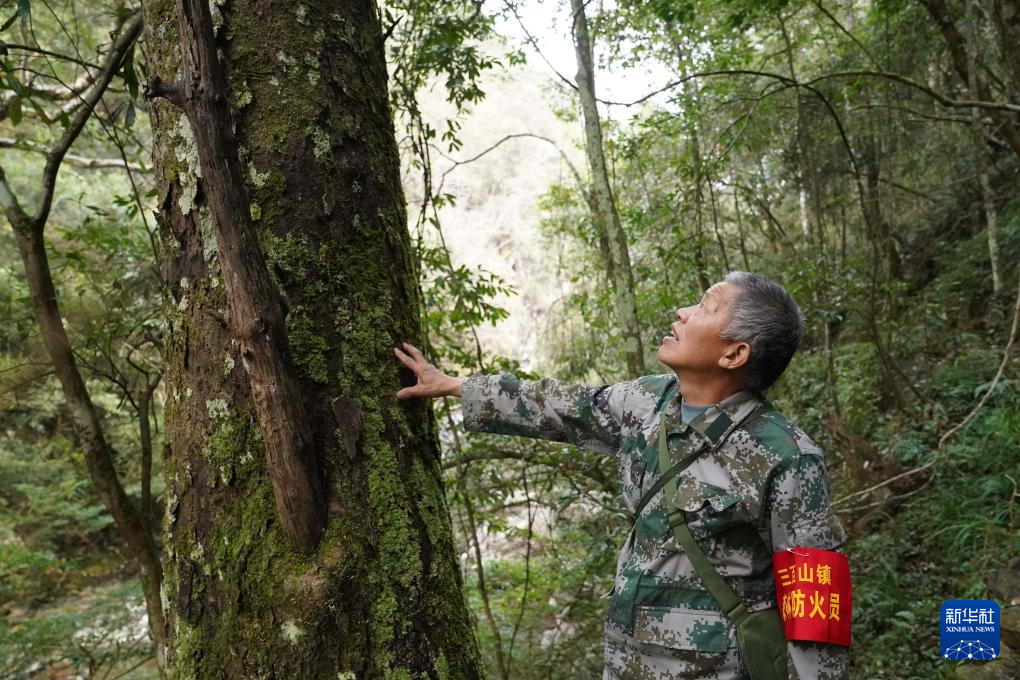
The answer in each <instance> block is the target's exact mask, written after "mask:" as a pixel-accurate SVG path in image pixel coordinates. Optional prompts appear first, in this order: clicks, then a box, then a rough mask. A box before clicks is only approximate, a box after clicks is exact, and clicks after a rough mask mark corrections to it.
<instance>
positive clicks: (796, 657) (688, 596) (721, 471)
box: [461, 374, 849, 680]
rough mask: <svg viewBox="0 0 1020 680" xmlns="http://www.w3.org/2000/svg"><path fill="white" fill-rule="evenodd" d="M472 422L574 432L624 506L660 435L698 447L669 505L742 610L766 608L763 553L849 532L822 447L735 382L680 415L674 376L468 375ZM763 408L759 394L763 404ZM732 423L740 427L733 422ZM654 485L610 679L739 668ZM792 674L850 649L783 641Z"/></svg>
mask: <svg viewBox="0 0 1020 680" xmlns="http://www.w3.org/2000/svg"><path fill="white" fill-rule="evenodd" d="M461 397H462V400H463V414H464V425H465V427H466V428H467V429H469V430H475V431H483V432H492V433H497V434H508V435H520V436H525V437H535V438H540V439H549V440H553V441H562V442H570V443H573V444H576V445H578V446H582V447H585V448H588V449H591V450H593V451H596V452H599V453H603V454H606V455H612V456H615V457H616V459H617V461H618V464H619V470H620V479H621V482H622V491H623V500H624V503H625V504H626V506H627V508H628V510H629V511H630V512H631V513H632V515H633V513H634V512H635V510H636V509H637V508H638V504H639V502H640V500H641V498H642V497H643V496H644V495H645V493H646V492H647V491H648V490H649V489H650V488H651V487H652V486H653V485H654V484H655V482H656V479H657V478H658V452H657V448H656V441H657V440H656V436H657V433H658V428H659V426H660V425H664V426H665V427H666V428H667V435H668V436H667V444H668V450H669V453H670V458H671V460H672V461H673V462H677V461H679V460H680V459H681V458H683V457H685V456H686V455H688V454H689V453H691V452H693V451H694V450H695V449H696V448H698V447H700V448H702V454H701V455H700V456H699V457H698V458H697V459H696V460H695V462H694V463H693V464H692V465H690V466H689V467H688V468H687V469H686V470H684V471H683V472H682V473H681V474H680V475H679V476H678V477H677V496H676V499H675V501H676V504H677V505H678V506H679V507H681V508H683V509H684V510H685V511H686V516H687V523H688V526H689V527H690V529H691V533H692V534H693V535H694V537H695V539H696V540H697V541H698V544H699V545H700V546H701V547H702V548H703V550H704V552H705V554H706V555H707V556H708V557H709V560H710V561H711V563H712V565H713V566H714V567H715V568H716V570H717V571H718V572H719V573H720V574H721V575H722V576H723V577H724V578H725V579H726V582H727V583H728V584H729V585H730V586H731V587H732V588H733V589H734V590H735V591H736V592H737V593H738V594H739V595H741V596H742V597H743V599H744V602H745V604H746V606H747V608H748V610H749V611H757V610H760V609H764V608H767V607H774V606H776V594H775V585H774V581H773V574H772V562H771V558H772V553H773V552H777V551H780V550H786V549H789V548H792V547H793V546H807V547H815V548H823V549H828V550H835V549H839V548H840V546H841V545H842V543H843V542H844V540H845V539H846V534H845V533H844V531H843V528H842V526H841V525H840V522H839V520H838V519H837V518H836V516H835V515H834V514H833V512H832V510H831V508H830V507H829V501H828V477H827V474H826V467H825V459H824V457H823V455H822V452H821V450H820V449H819V447H818V446H817V445H816V444H815V443H814V442H813V441H811V439H810V438H808V436H807V435H806V434H804V432H802V431H801V430H800V429H798V428H797V427H796V426H794V425H793V423H791V422H790V421H789V420H787V419H786V418H785V417H783V416H782V415H781V414H780V413H778V412H777V411H774V410H771V411H769V412H767V413H764V414H760V415H757V414H756V415H754V416H752V417H750V418H747V419H746V422H743V423H741V421H742V420H744V419H745V417H746V416H748V414H749V413H750V412H751V411H752V410H753V409H754V408H755V406H757V405H758V404H759V403H760V398H758V397H756V396H755V395H754V394H752V393H750V392H738V393H737V394H734V395H731V396H730V397H728V398H726V399H725V400H723V401H722V402H721V403H720V404H719V405H718V406H710V407H709V408H708V409H706V410H705V411H704V412H703V413H701V414H700V415H698V416H697V417H696V418H695V419H694V420H692V421H691V423H690V424H685V423H684V422H683V421H682V419H681V417H680V394H679V384H678V381H677V378H676V376H675V375H673V374H664V375H651V376H645V377H642V378H638V379H636V380H632V381H629V382H622V383H617V384H614V385H602V386H601V387H589V386H587V385H573V386H568V385H564V384H561V383H560V382H558V381H556V380H553V379H548V378H547V379H543V380H534V381H532V380H520V379H518V378H517V377H516V376H514V375H513V374H503V375H489V376H486V375H480V374H476V375H473V376H471V377H470V378H468V379H467V380H465V381H464V383H463V385H462V392H461ZM766 404H767V402H766ZM738 425H739V426H738ZM662 497H663V492H661V491H660V492H658V493H657V494H656V495H655V496H654V497H652V499H651V500H650V502H648V503H647V505H646V506H645V507H644V508H643V510H642V511H641V513H640V515H638V516H637V517H635V518H634V520H635V521H634V525H633V527H632V528H631V531H630V534H629V535H628V537H627V540H626V542H625V544H624V546H623V548H622V550H621V552H620V556H619V559H618V561H617V567H616V577H615V581H614V586H613V591H612V601H611V603H610V607H609V612H608V614H607V616H606V641H605V645H606V652H605V665H606V670H605V677H606V678H646V677H649V678H659V677H678V678H681V677H682V678H713V679H715V678H743V677H746V669H744V668H743V666H742V664H741V662H740V659H739V655H738V654H737V648H736V638H735V635H734V632H733V626H732V624H731V623H730V622H729V620H728V619H726V617H725V616H724V615H723V614H722V612H721V611H720V610H719V607H718V605H717V604H716V602H715V599H714V598H713V597H712V595H711V594H710V593H709V592H707V591H706V590H705V589H704V588H703V586H702V584H701V581H700V579H699V578H698V576H697V574H696V573H695V572H694V569H693V567H692V565H691V563H690V560H689V559H688V558H687V556H686V555H685V554H684V553H683V551H682V550H681V548H680V546H679V545H678V544H677V542H676V539H675V538H674V536H673V532H672V531H670V530H669V528H668V525H667V521H666V509H665V505H664V503H663V498H662ZM787 650H788V653H789V660H790V664H789V669H790V677H791V678H800V679H801V680H807V679H808V678H810V679H812V680H819V679H820V680H842V679H843V678H846V677H847V672H848V662H849V649H848V648H845V647H841V646H837V645H830V644H824V643H815V642H799V641H790V642H788V643H787Z"/></svg>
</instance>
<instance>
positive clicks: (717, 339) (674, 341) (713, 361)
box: [656, 281, 739, 371]
mask: <svg viewBox="0 0 1020 680" xmlns="http://www.w3.org/2000/svg"><path fill="white" fill-rule="evenodd" d="M738 291H739V288H738V287H737V286H736V285H734V284H732V283H726V282H724V281H720V282H719V283H716V284H714V285H713V286H712V287H711V288H709V289H708V290H707V291H705V294H704V296H702V298H701V301H700V302H699V303H698V304H695V305H692V306H690V307H681V308H680V309H678V310H676V321H675V322H674V323H673V324H672V326H671V329H672V335H667V336H666V337H664V338H663V339H662V344H661V345H659V351H658V353H657V354H656V357H657V358H658V359H659V361H661V362H662V363H664V364H665V365H666V366H669V367H670V368H671V369H673V370H674V371H678V370H688V371H692V370H693V371H706V370H707V371H711V370H719V369H721V366H720V364H719V359H720V357H722V356H723V355H724V354H725V351H726V348H727V347H728V346H730V345H731V344H732V343H731V342H728V341H726V340H723V339H722V337H721V336H722V332H723V330H725V329H726V326H727V325H728V324H729V321H730V303H731V302H732V301H733V298H734V297H735V296H736V294H737V293H738Z"/></svg>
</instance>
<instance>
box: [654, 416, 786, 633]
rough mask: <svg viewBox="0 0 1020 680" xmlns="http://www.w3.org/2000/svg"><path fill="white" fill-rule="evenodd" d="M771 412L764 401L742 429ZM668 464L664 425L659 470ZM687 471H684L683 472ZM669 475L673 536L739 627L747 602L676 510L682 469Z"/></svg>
mask: <svg viewBox="0 0 1020 680" xmlns="http://www.w3.org/2000/svg"><path fill="white" fill-rule="evenodd" d="M769 410H771V404H769V403H768V402H766V401H764V400H763V401H762V402H761V403H759V404H758V405H757V406H755V407H754V408H753V409H752V410H751V411H750V412H749V413H748V414H747V415H746V416H745V417H744V418H743V419H742V421H741V423H739V424H738V427H739V426H740V425H743V423H744V422H746V421H748V420H750V419H751V418H753V417H755V416H757V415H761V414H762V413H765V412H766V411H769ZM734 429H736V428H734ZM720 443H721V442H720ZM701 452H702V448H701V447H699V448H698V450H697V451H695V452H694V453H693V454H691V455H690V456H688V457H687V458H685V459H684V460H682V461H680V463H678V464H677V466H674V467H678V466H679V465H683V468H686V467H687V466H689V465H690V464H691V463H693V462H694V459H696V458H697V457H698V456H699V455H701ZM668 465H669V451H668V449H667V448H666V428H665V426H664V425H662V424H660V426H659V469H660V470H665V469H666V466H668ZM683 468H681V470H682V469H683ZM669 472H670V473H672V474H668V475H662V476H661V477H660V478H659V480H658V481H659V482H661V486H662V487H664V488H665V494H664V496H663V498H664V499H665V505H666V507H667V508H668V509H669V511H668V515H667V517H668V520H669V525H670V527H671V528H672V529H673V534H674V535H675V536H676V540H677V542H678V543H679V544H680V546H681V547H682V548H683V549H684V552H685V553H687V557H688V558H689V559H690V560H691V565H692V566H693V567H694V571H695V572H697V574H698V577H699V578H700V579H701V581H702V582H703V583H704V584H705V588H706V589H707V590H708V592H710V593H711V594H712V597H714V598H715V599H716V602H718V603H719V607H720V608H721V609H722V611H723V613H724V614H725V615H726V617H727V618H729V619H730V620H731V621H733V623H734V624H735V625H737V626H739V625H740V624H741V622H743V620H744V619H746V618H747V616H748V612H747V609H746V608H745V607H744V602H743V600H741V599H740V596H739V595H737V594H736V593H735V592H733V589H732V588H730V586H729V585H727V583H726V581H725V580H723V577H722V576H720V575H719V572H717V571H716V570H715V568H714V567H712V564H711V562H709V561H708V557H706V556H705V553H704V551H702V549H701V547H700V546H699V545H698V543H697V541H695V540H694V536H692V535H691V530H690V529H688V528H687V519H686V517H684V511H683V510H682V509H680V508H676V507H672V504H673V499H674V498H675V497H676V492H677V486H676V476H677V474H679V472H680V470H677V471H676V472H674V471H673V470H672V469H669ZM657 486H658V483H657ZM644 500H645V499H642V501H644ZM639 512H640V509H639Z"/></svg>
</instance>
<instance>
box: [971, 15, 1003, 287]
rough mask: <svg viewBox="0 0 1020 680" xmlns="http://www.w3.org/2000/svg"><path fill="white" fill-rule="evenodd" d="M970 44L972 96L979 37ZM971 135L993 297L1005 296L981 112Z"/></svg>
mask: <svg viewBox="0 0 1020 680" xmlns="http://www.w3.org/2000/svg"><path fill="white" fill-rule="evenodd" d="M969 37H970V40H969V41H968V43H967V69H968V74H969V78H968V84H969V87H970V89H971V92H974V91H976V90H977V77H978V74H977V55H976V51H977V39H976V38H977V37H976V36H975V35H974V32H973V31H971V33H970V35H969ZM970 119H971V132H972V133H973V135H974V148H975V152H976V154H977V166H978V185H980V187H981V207H982V208H983V212H984V215H985V233H986V234H987V238H988V258H989V260H990V261H991V269H992V295H998V294H999V293H1001V292H1002V276H1001V275H1000V274H999V238H998V231H999V230H998V222H999V219H998V213H997V212H996V209H995V195H994V194H993V193H992V184H991V182H990V181H989V179H988V171H989V166H990V165H991V164H990V163H989V158H988V149H987V148H986V147H985V133H984V126H983V125H982V124H981V118H980V114H979V113H978V110H977V109H971V112H970Z"/></svg>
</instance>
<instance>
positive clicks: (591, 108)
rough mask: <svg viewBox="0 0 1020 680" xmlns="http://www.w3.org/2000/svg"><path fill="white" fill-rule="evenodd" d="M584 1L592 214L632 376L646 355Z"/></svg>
mask: <svg viewBox="0 0 1020 680" xmlns="http://www.w3.org/2000/svg"><path fill="white" fill-rule="evenodd" d="M584 5H585V3H584V0H570V6H571V10H572V11H573V33H574V53H575V55H576V57H577V78H576V81H577V93H578V95H579V96H580V99H581V112H582V114H583V117H584V141H585V148H586V149H587V152H588V165H589V167H590V168H591V179H592V194H593V195H594V196H595V203H596V205H597V206H598V212H597V214H595V215H593V217H594V218H595V222H596V223H597V224H599V225H600V226H601V227H602V228H603V229H604V230H605V234H606V239H607V240H608V241H609V254H610V265H611V269H610V272H609V274H610V276H611V280H612V282H613V289H614V292H615V306H616V316H617V323H619V324H620V332H621V333H622V335H623V341H624V343H623V347H624V353H625V355H626V358H627V371H628V372H629V373H630V375H631V376H638V375H642V374H644V372H645V358H644V356H645V355H644V349H643V347H642V343H641V330H640V326H639V324H638V318H637V302H636V300H635V297H634V272H633V270H632V269H631V266H630V248H629V246H628V245H627V234H626V233H625V232H624V231H623V225H622V224H621V222H620V213H619V212H618V211H617V209H616V201H615V200H614V198H613V190H612V188H611V187H610V186H609V173H608V172H607V171H606V155H605V152H604V150H603V147H602V124H601V121H600V120H599V110H598V105H597V103H596V101H595V69H594V65H593V63H592V51H591V50H592V48H591V39H590V38H589V36H588V19H587V17H586V16H585V13H584Z"/></svg>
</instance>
